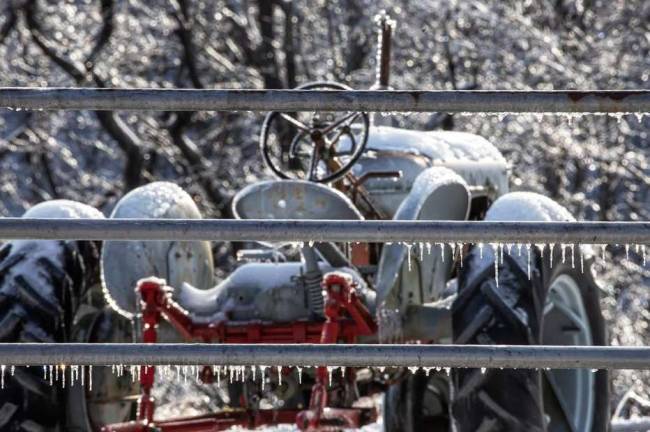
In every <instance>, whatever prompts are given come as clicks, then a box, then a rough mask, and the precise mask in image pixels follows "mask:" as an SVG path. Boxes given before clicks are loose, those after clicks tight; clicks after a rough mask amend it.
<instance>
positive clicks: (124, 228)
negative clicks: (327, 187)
mask: <svg viewBox="0 0 650 432" xmlns="http://www.w3.org/2000/svg"><path fill="white" fill-rule="evenodd" d="M0 239H5V240H9V239H22V240H28V239H35V240H212V241H294V242H300V241H314V242H326V241H334V242H377V243H383V242H410V243H418V242H431V243H521V244H539V243H547V244H571V243H581V244H650V222H486V221H480V222H478V221H470V222H468V221H393V220H390V221H385V220H368V221H365V220H364V221H353V220H346V221H342V220H268V219H265V220H257V219H245V220H236V219H190V220H187V219H23V218H0Z"/></svg>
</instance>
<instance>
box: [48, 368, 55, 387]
mask: <svg viewBox="0 0 650 432" xmlns="http://www.w3.org/2000/svg"><path fill="white" fill-rule="evenodd" d="M49 369H50V385H53V384H54V375H52V370H53V369H54V366H53V365H50V367H49Z"/></svg>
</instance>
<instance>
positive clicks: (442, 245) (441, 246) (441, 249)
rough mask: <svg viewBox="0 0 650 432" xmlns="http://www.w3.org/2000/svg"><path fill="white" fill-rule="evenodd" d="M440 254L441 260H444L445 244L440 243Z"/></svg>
mask: <svg viewBox="0 0 650 432" xmlns="http://www.w3.org/2000/svg"><path fill="white" fill-rule="evenodd" d="M440 256H441V257H442V262H445V244H444V243H440Z"/></svg>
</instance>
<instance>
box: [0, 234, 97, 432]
mask: <svg viewBox="0 0 650 432" xmlns="http://www.w3.org/2000/svg"><path fill="white" fill-rule="evenodd" d="M98 263H99V246H98V244H96V243H94V242H60V241H14V242H10V243H7V244H5V245H4V246H3V247H2V248H1V249H0V317H2V318H1V319H0V342H67V341H70V336H71V334H72V323H73V318H74V316H75V314H76V311H77V308H78V306H79V304H80V300H81V298H82V296H83V295H84V294H85V293H86V291H87V289H88V288H89V287H90V286H91V285H92V284H93V283H95V282H96V279H97V277H98V274H99V271H98ZM9 368H10V369H11V370H12V371H11V372H12V373H13V376H10V373H9ZM3 369H4V366H3ZM5 375H6V376H5V377H4V385H5V388H4V389H3V390H2V391H0V430H7V431H19V430H20V431H23V430H24V431H40V430H54V429H57V428H60V427H61V426H62V422H63V421H64V419H65V416H62V415H61V413H62V412H64V406H63V402H62V401H63V400H65V397H63V394H64V390H62V389H60V388H59V386H58V385H53V386H51V385H50V384H49V382H47V381H46V380H45V379H44V377H43V370H42V368H40V367H30V368H27V367H16V368H15V370H14V368H13V367H12V366H9V365H7V371H5Z"/></svg>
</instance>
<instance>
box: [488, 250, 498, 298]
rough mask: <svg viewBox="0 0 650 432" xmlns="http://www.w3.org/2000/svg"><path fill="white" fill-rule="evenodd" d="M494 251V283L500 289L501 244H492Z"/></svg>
mask: <svg viewBox="0 0 650 432" xmlns="http://www.w3.org/2000/svg"><path fill="white" fill-rule="evenodd" d="M490 245H491V246H492V249H493V250H494V282H495V283H496V285H497V288H499V244H498V243H490Z"/></svg>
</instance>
